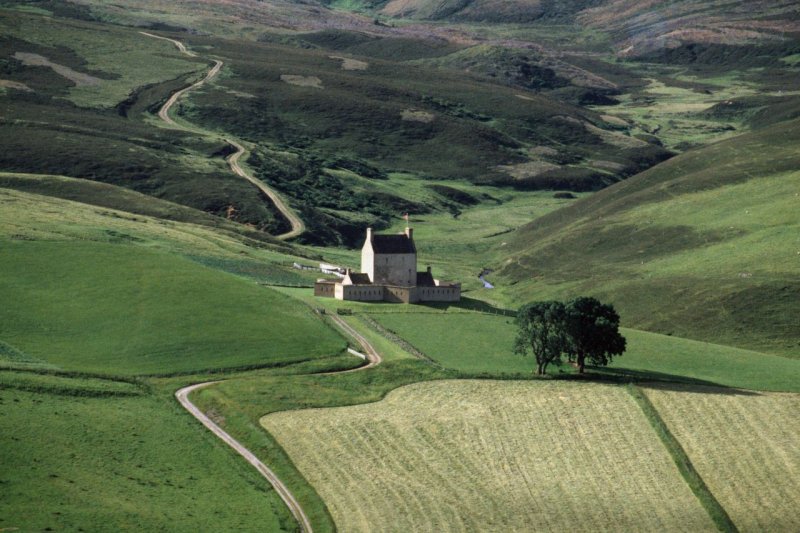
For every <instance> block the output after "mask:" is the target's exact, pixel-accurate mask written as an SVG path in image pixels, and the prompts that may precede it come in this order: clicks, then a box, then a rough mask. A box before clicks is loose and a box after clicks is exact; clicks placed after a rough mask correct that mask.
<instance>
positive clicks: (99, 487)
mask: <svg viewBox="0 0 800 533" xmlns="http://www.w3.org/2000/svg"><path fill="white" fill-rule="evenodd" d="M20 375H25V376H27V377H26V380H25V381H26V383H25V384H24V386H21V384H20V381H21V378H20V377H19V376H20ZM61 380H62V381H61V382H59V383H53V381H54V378H52V377H48V376H42V375H37V374H23V373H19V372H17V373H12V372H8V371H0V407H1V408H0V432H2V434H3V439H2V445H0V462H2V464H3V473H2V474H0V485H2V487H3V498H2V499H0V528H3V529H12V530H13V529H20V530H22V531H25V530H27V531H31V530H37V531H47V530H55V531H57V530H70V531H80V530H84V531H97V530H117V531H119V530H125V529H143V530H160V529H164V528H165V527H169V529H171V530H174V531H190V530H198V529H204V528H207V527H209V526H212V527H213V525H214V524H216V525H217V527H219V528H228V527H235V528H241V529H250V530H252V529H255V528H264V529H267V530H269V531H293V523H292V519H291V516H290V515H289V513H288V511H287V510H286V509H285V508H283V507H282V503H281V501H280V499H279V498H278V496H277V495H276V494H275V493H274V492H273V491H272V490H271V489H270V488H269V487H268V485H267V484H266V482H265V481H264V480H262V479H260V478H259V476H258V474H257V473H256V472H255V471H253V470H252V469H251V468H249V467H248V466H247V465H246V463H244V461H240V460H239V459H238V458H236V457H234V456H232V455H231V454H230V453H229V452H228V450H227V449H225V448H223V447H222V446H220V445H219V444H218V443H217V442H216V441H215V440H214V437H213V436H211V435H210V434H207V433H205V432H204V430H203V429H201V428H200V427H199V425H198V424H196V423H195V421H194V420H192V419H191V418H190V417H188V416H187V415H186V414H185V413H184V412H182V411H181V410H180V408H179V407H178V406H177V405H171V404H170V402H169V399H168V397H165V396H155V395H153V394H149V393H146V392H145V391H143V390H140V389H139V388H136V387H133V386H131V385H129V384H126V383H122V385H127V386H128V387H129V388H130V389H132V391H133V394H132V395H124V394H121V393H120V392H115V393H114V394H110V395H109V394H103V393H102V391H99V392H98V390H97V388H96V387H92V386H91V380H89V379H87V378H76V377H71V378H61ZM87 383H88V386H87ZM107 383H110V384H111V385H108V386H105V387H104V389H105V390H108V388H110V387H114V386H118V385H119V382H115V381H107ZM220 494H224V495H225V497H224V498H220Z"/></svg>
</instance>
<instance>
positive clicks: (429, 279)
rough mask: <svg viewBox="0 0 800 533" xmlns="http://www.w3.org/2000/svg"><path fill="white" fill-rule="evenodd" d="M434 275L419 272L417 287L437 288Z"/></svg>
mask: <svg viewBox="0 0 800 533" xmlns="http://www.w3.org/2000/svg"><path fill="white" fill-rule="evenodd" d="M435 286H436V282H434V281H433V274H431V273H430V272H417V287H435Z"/></svg>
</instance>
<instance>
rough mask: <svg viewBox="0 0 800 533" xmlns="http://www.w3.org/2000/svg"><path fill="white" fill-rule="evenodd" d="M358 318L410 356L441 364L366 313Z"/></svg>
mask: <svg viewBox="0 0 800 533" xmlns="http://www.w3.org/2000/svg"><path fill="white" fill-rule="evenodd" d="M359 318H361V320H362V321H363V322H365V323H366V324H367V325H368V326H369V327H371V328H372V329H373V330H375V332H376V333H378V334H379V335H380V336H381V337H383V338H385V339H386V340H388V341H389V342H393V343H394V344H396V345H397V346H399V347H400V348H401V349H402V350H403V351H405V352H408V353H409V354H411V356H412V357H415V358H417V359H419V360H421V361H425V362H426V363H430V364H432V365H436V366H438V367H441V366H442V365H440V364H439V363H438V362H436V361H435V360H434V359H431V358H430V357H429V356H428V355H427V354H425V353H424V352H423V351H421V350H419V349H418V348H417V347H416V346H414V345H413V344H411V343H410V342H408V341H407V340H405V339H404V338H403V337H401V336H400V335H398V334H396V333H394V332H393V331H391V330H389V329H388V328H386V327H385V326H384V325H383V324H381V323H380V322H378V321H377V320H375V319H374V318H372V317H371V316H369V315H366V314H360V315H359Z"/></svg>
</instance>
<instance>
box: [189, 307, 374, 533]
mask: <svg viewBox="0 0 800 533" xmlns="http://www.w3.org/2000/svg"><path fill="white" fill-rule="evenodd" d="M330 317H331V319H332V320H333V322H334V323H335V324H336V325H337V326H338V327H339V328H341V329H342V330H343V331H344V332H345V333H347V334H348V335H350V336H352V337H353V338H355V339H356V340H357V341H358V343H359V344H360V345H361V347H362V349H363V350H364V352H365V354H364V355H365V357H366V361H367V364H365V365H363V366H360V367H358V368H353V369H350V370H342V371H339V372H328V373H326V374H327V375H331V374H345V373H348V372H359V371H362V370H367V369H369V368H372V367H375V366H377V365H379V364H380V363H381V362H382V361H383V359H382V358H381V356H380V354H379V353H378V352H377V350H375V348H374V347H373V346H372V344H370V342H369V341H368V340H367V339H366V338H364V336H363V335H361V334H360V333H358V331H356V330H355V329H354V328H353V327H352V326H350V325H349V324H348V323H347V322H345V321H344V320H342V319H341V318H340V317H338V316H334V315H330ZM348 351H350V352H351V353H353V351H351V350H348ZM356 353H357V352H356ZM358 356H359V357H361V354H358ZM215 383H220V381H206V382H204V383H196V384H194V385H189V386H188V387H183V388H182V389H179V390H178V391H176V392H175V398H177V399H178V402H180V404H181V405H182V406H183V407H184V408H185V409H186V410H187V411H189V413H191V415H192V416H193V417H195V418H196V419H197V420H199V421H200V422H201V423H202V424H203V425H204V426H205V427H207V428H208V429H209V430H211V432H212V433H214V435H216V436H217V437H219V438H220V439H221V440H222V441H223V442H225V444H227V445H228V446H230V447H231V448H233V449H234V450H235V451H236V453H238V454H239V455H241V456H242V457H244V458H245V460H247V462H248V463H250V464H251V465H253V467H254V468H255V469H256V470H258V472H259V473H260V474H261V475H262V476H263V477H264V478H266V480H267V481H269V483H270V485H272V487H273V488H274V489H275V492H277V493H278V495H279V496H280V497H281V499H282V500H283V502H284V503H285V504H286V506H287V507H288V508H289V511H291V513H292V516H294V518H295V520H297V523H298V524H300V528H301V530H302V531H304V532H305V533H313V528H312V527H311V521H310V520H309V519H308V515H306V513H305V511H303V508H302V507H301V506H300V503H298V501H297V498H295V497H294V495H293V494H292V493H291V491H290V490H289V488H288V487H287V486H286V485H285V484H284V483H283V481H281V480H280V478H278V476H277V475H276V474H275V472H273V471H272V470H271V469H270V468H269V467H268V466H267V465H265V464H264V463H263V462H261V460H260V459H259V458H258V457H256V456H255V454H254V453H253V452H251V451H250V450H248V449H247V448H245V447H244V445H242V443H240V442H239V441H237V440H236V439H234V438H233V437H232V436H231V435H230V434H229V433H228V432H226V431H225V430H224V429H222V428H221V427H219V425H217V424H216V423H215V422H214V421H213V420H211V419H210V418H209V417H208V416H207V415H206V414H205V413H203V411H201V410H200V409H199V408H198V407H197V406H196V405H195V404H193V403H192V401H191V400H189V394H191V393H192V392H193V391H196V390H198V389H202V388H205V387H209V386H211V385H214V384H215Z"/></svg>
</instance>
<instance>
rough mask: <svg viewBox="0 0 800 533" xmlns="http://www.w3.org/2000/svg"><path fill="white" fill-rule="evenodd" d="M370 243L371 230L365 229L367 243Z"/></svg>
mask: <svg viewBox="0 0 800 533" xmlns="http://www.w3.org/2000/svg"><path fill="white" fill-rule="evenodd" d="M370 241H372V228H367V242H370Z"/></svg>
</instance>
